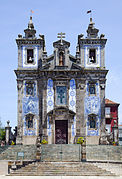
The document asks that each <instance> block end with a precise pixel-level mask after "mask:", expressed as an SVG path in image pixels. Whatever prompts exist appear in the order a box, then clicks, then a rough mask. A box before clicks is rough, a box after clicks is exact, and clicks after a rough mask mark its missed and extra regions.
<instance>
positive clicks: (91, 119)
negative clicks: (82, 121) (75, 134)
mask: <svg viewBox="0 0 122 179" xmlns="http://www.w3.org/2000/svg"><path fill="white" fill-rule="evenodd" d="M88 120H89V127H90V129H91V128H92V129H94V128H96V116H95V115H89V116H88Z"/></svg>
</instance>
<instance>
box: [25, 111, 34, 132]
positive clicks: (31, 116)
mask: <svg viewBox="0 0 122 179" xmlns="http://www.w3.org/2000/svg"><path fill="white" fill-rule="evenodd" d="M25 121H26V128H27V129H28V130H30V129H33V128H34V115H33V114H27V115H26V117H25ZM29 121H31V122H32V125H31V127H29Z"/></svg>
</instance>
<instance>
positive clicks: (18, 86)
mask: <svg viewBox="0 0 122 179" xmlns="http://www.w3.org/2000/svg"><path fill="white" fill-rule="evenodd" d="M22 86H23V83H22V81H18V82H17V89H18V90H20V89H21V88H22Z"/></svg>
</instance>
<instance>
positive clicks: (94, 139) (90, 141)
mask: <svg viewBox="0 0 122 179" xmlns="http://www.w3.org/2000/svg"><path fill="white" fill-rule="evenodd" d="M99 138H100V137H99V136H87V137H86V145H99Z"/></svg>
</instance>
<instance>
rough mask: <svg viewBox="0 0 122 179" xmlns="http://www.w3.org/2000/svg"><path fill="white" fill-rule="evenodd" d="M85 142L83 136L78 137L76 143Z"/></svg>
mask: <svg viewBox="0 0 122 179" xmlns="http://www.w3.org/2000/svg"><path fill="white" fill-rule="evenodd" d="M84 142H85V140H84V138H83V137H79V138H78V140H77V144H83V143H84Z"/></svg>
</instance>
